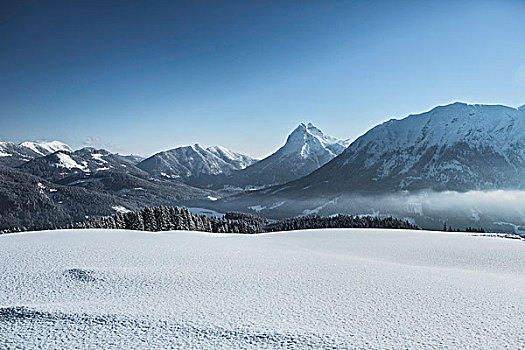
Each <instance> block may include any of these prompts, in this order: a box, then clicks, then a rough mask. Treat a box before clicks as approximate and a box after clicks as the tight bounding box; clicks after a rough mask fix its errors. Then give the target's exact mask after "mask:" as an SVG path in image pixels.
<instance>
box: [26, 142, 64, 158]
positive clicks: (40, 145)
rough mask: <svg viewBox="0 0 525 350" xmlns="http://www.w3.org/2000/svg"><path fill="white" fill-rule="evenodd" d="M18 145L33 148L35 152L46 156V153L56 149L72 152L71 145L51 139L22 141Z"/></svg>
mask: <svg viewBox="0 0 525 350" xmlns="http://www.w3.org/2000/svg"><path fill="white" fill-rule="evenodd" d="M20 146H23V147H27V148H29V149H31V150H33V151H34V152H35V153H38V154H40V155H41V156H47V155H48V154H51V153H55V152H57V151H67V152H72V151H73V150H72V149H71V147H69V146H68V145H66V144H65V143H63V142H60V141H56V140H55V141H51V142H30V141H26V142H22V143H21V144H20Z"/></svg>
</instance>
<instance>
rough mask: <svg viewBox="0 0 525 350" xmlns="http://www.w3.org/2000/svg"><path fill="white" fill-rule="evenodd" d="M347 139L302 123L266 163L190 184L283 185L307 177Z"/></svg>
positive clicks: (191, 181) (267, 158)
mask: <svg viewBox="0 0 525 350" xmlns="http://www.w3.org/2000/svg"><path fill="white" fill-rule="evenodd" d="M348 145H349V141H348V140H339V139H336V138H334V137H330V136H327V135H325V134H323V132H322V131H321V130H319V129H318V128H317V127H315V126H314V125H313V124H312V123H308V124H303V123H301V124H300V125H299V126H298V127H297V128H295V130H294V131H293V132H292V133H291V134H290V135H289V136H288V139H287V140H286V143H285V144H284V146H282V147H281V148H279V149H278V150H277V151H276V152H275V153H273V154H272V155H270V156H268V157H266V158H264V159H263V160H261V161H259V162H257V163H255V164H253V165H250V166H248V167H246V169H243V170H240V171H236V172H233V173H231V174H230V175H228V174H225V175H226V176H222V177H215V178H213V177H202V178H197V179H191V180H190V181H189V183H191V184H195V185H199V186H202V187H212V188H224V187H226V188H228V187H229V188H235V187H237V188H242V189H246V188H248V189H249V188H257V187H265V186H269V185H275V184H282V183H285V182H288V181H292V180H295V179H298V178H300V177H302V176H305V175H308V174H309V173H311V172H312V171H314V170H316V169H318V168H319V167H321V166H323V165H324V164H326V163H327V162H328V161H330V160H332V159H333V158H334V157H336V156H337V155H338V154H340V153H341V152H343V151H344V150H345V149H346V147H348Z"/></svg>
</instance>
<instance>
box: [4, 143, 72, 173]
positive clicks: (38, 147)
mask: <svg viewBox="0 0 525 350" xmlns="http://www.w3.org/2000/svg"><path fill="white" fill-rule="evenodd" d="M60 150H65V151H71V148H70V147H69V146H68V145H66V144H65V143H62V142H59V141H52V142H29V141H27V142H22V143H21V144H16V143H13V142H0V164H3V165H7V166H11V167H16V166H19V165H21V164H24V163H26V162H28V161H30V160H32V159H35V158H38V157H42V156H46V155H48V154H51V153H53V152H56V151H60Z"/></svg>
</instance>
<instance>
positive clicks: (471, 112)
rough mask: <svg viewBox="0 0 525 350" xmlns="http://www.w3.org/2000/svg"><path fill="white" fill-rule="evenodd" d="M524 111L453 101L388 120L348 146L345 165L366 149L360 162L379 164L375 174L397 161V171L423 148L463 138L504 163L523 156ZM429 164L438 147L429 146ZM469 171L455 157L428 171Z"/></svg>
mask: <svg viewBox="0 0 525 350" xmlns="http://www.w3.org/2000/svg"><path fill="white" fill-rule="evenodd" d="M523 135H525V110H523V109H516V108H512V107H506V106H500V105H477V104H466V103H460V102H457V103H453V104H450V105H446V106H439V107H436V108H434V109H432V110H431V111H428V112H425V113H422V114H417V115H410V116H408V117H406V118H404V119H401V120H397V119H391V120H389V121H387V122H385V123H383V124H380V125H378V126H376V127H374V128H373V129H371V130H370V131H368V132H367V133H366V134H365V135H363V136H361V137H360V138H358V139H357V140H356V141H355V142H354V143H352V145H351V146H350V147H349V149H348V152H347V155H348V157H347V160H346V164H350V162H351V161H352V160H353V159H354V157H359V156H360V155H361V154H362V153H363V152H364V153H366V162H365V166H366V167H367V168H370V167H372V166H375V165H377V164H381V166H380V172H379V174H378V175H379V177H380V178H384V177H388V176H389V175H390V171H391V170H392V169H396V167H398V166H400V165H403V166H404V169H403V170H401V171H400V173H401V174H403V173H407V172H408V171H409V170H411V169H412V168H413V167H414V166H416V165H417V164H418V163H419V162H420V160H421V157H422V156H423V155H425V154H426V151H427V150H431V149H432V147H436V149H437V150H440V149H441V150H442V149H444V148H448V147H454V146H455V145H457V144H458V143H464V144H467V145H469V147H471V148H473V149H478V150H491V151H493V152H494V153H496V154H499V155H501V156H502V157H503V158H504V159H506V160H507V162H508V163H510V164H513V163H516V162H517V160H521V161H524V160H525V140H524V138H523ZM432 153H434V154H435V155H434V163H436V160H437V159H438V157H439V152H437V151H434V152H432ZM450 169H454V170H458V171H460V172H469V171H470V170H469V169H468V167H467V166H465V165H464V164H460V163H458V162H457V161H456V162H455V163H454V162H451V163H446V162H445V163H444V164H442V165H441V167H440V168H439V169H430V171H431V172H432V171H434V172H443V171H446V170H450Z"/></svg>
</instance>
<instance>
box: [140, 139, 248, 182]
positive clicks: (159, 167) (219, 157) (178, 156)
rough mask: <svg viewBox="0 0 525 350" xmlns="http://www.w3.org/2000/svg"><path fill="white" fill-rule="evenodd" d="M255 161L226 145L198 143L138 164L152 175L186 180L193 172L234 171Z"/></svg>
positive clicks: (196, 173) (204, 173) (218, 172)
mask: <svg viewBox="0 0 525 350" xmlns="http://www.w3.org/2000/svg"><path fill="white" fill-rule="evenodd" d="M254 162H256V160H255V159H253V158H250V157H248V156H245V155H243V154H239V153H235V152H232V151H230V150H228V149H226V148H224V147H220V146H215V147H208V148H203V147H201V146H200V145H199V144H195V145H192V146H185V147H178V148H174V149H171V150H169V151H164V152H159V153H157V154H155V155H153V156H151V157H149V158H147V159H145V160H143V161H142V162H140V163H139V164H137V166H138V167H139V168H140V169H143V170H145V171H147V172H148V173H150V174H152V175H156V176H161V177H164V178H169V179H179V180H185V179H187V178H189V177H191V176H199V175H218V174H231V172H232V171H234V170H239V169H244V168H246V167H247V166H248V165H250V164H253V163H254Z"/></svg>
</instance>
